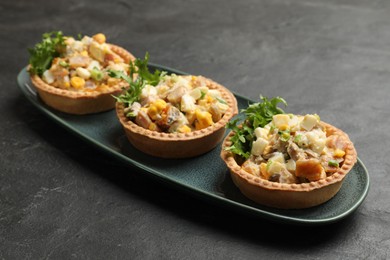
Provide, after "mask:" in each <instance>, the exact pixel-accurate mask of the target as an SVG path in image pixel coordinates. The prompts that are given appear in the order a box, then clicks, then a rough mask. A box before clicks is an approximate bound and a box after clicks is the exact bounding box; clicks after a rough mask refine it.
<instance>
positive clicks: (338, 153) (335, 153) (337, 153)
mask: <svg viewBox="0 0 390 260" xmlns="http://www.w3.org/2000/svg"><path fill="white" fill-rule="evenodd" d="M344 155H345V152H344V151H343V150H341V149H336V150H335V151H334V156H335V157H343V156H344Z"/></svg>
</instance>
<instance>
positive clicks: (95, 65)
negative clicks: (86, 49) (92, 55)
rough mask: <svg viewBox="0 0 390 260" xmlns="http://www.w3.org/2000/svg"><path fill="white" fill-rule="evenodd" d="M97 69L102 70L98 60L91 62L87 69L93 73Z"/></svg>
mask: <svg viewBox="0 0 390 260" xmlns="http://www.w3.org/2000/svg"><path fill="white" fill-rule="evenodd" d="M95 68H96V69H98V70H100V63H99V62H98V61H97V60H93V61H91V62H90V63H89V65H88V67H87V70H89V71H91V70H93V69H95Z"/></svg>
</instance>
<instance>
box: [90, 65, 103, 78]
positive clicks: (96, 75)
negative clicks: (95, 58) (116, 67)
mask: <svg viewBox="0 0 390 260" xmlns="http://www.w3.org/2000/svg"><path fill="white" fill-rule="evenodd" d="M91 78H93V79H94V80H97V81H101V80H102V79H103V72H102V71H100V70H99V69H97V68H96V67H95V68H93V69H92V70H91Z"/></svg>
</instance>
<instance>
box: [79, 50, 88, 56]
mask: <svg viewBox="0 0 390 260" xmlns="http://www.w3.org/2000/svg"><path fill="white" fill-rule="evenodd" d="M80 54H81V55H82V56H85V57H88V52H87V51H82V52H80Z"/></svg>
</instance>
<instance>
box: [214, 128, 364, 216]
mask: <svg viewBox="0 0 390 260" xmlns="http://www.w3.org/2000/svg"><path fill="white" fill-rule="evenodd" d="M321 124H322V125H323V126H324V127H325V128H326V132H327V136H328V135H331V134H337V135H341V136H343V137H344V138H345V139H346V140H347V147H346V150H345V152H346V154H345V157H344V162H343V165H342V166H341V167H340V168H339V170H338V171H337V172H335V173H333V174H332V175H330V176H328V177H326V178H325V179H321V180H318V181H314V182H309V183H300V184H286V183H277V182H271V181H268V180H265V179H262V178H261V177H257V176H254V175H252V174H250V173H248V172H246V171H245V170H243V169H242V168H241V166H240V165H238V164H237V162H236V160H235V158H234V155H233V154H232V153H231V152H230V151H227V150H226V149H225V148H226V147H229V146H230V145H231V141H230V138H231V137H232V135H233V134H234V132H233V131H232V132H230V133H229V134H228V135H227V136H226V138H225V139H224V141H223V143H222V150H221V154H220V155H221V158H222V160H223V161H224V162H225V164H226V165H227V167H228V169H229V172H230V174H231V177H232V179H233V182H234V183H235V185H236V186H237V187H238V188H239V189H240V190H241V192H242V193H243V194H244V195H245V196H247V197H248V198H250V199H251V200H253V201H255V202H257V203H260V204H263V205H266V206H270V207H277V208H284V209H287V208H307V207H312V206H316V205H319V204H322V203H324V202H326V201H328V200H329V199H331V198H332V197H333V196H334V195H335V194H336V193H337V192H338V191H339V189H340V187H341V185H342V182H343V180H344V178H345V176H346V175H347V174H348V172H349V171H350V170H351V169H352V167H353V166H354V164H355V163H356V161H357V153H356V150H355V147H354V145H353V143H352V142H351V140H350V139H349V136H348V135H347V134H346V133H345V132H343V131H342V130H340V129H338V128H336V127H335V126H332V125H330V124H328V123H325V122H323V121H321Z"/></svg>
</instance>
